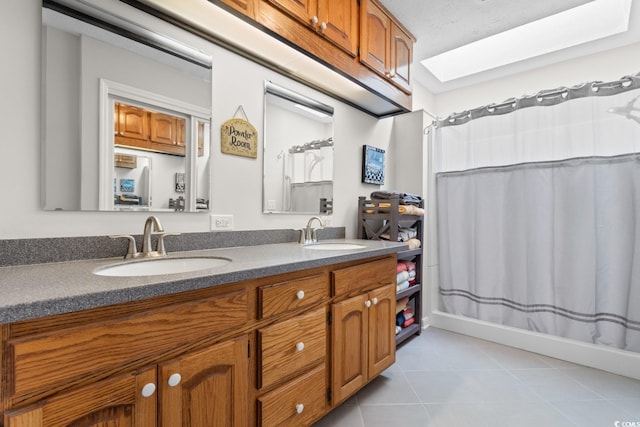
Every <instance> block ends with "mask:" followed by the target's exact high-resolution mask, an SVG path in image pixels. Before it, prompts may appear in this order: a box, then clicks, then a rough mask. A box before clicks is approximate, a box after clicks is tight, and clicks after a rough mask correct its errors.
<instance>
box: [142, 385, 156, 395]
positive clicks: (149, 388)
mask: <svg viewBox="0 0 640 427" xmlns="http://www.w3.org/2000/svg"><path fill="white" fill-rule="evenodd" d="M155 392H156V385H155V384H154V383H147V384H145V385H144V386H143V387H142V397H150V396H153V393H155Z"/></svg>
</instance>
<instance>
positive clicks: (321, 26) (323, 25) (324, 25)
mask: <svg viewBox="0 0 640 427" xmlns="http://www.w3.org/2000/svg"><path fill="white" fill-rule="evenodd" d="M326 29H327V24H326V23H325V22H323V23H321V24H320V30H322V31H324V30H326Z"/></svg>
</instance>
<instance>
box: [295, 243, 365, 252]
mask: <svg viewBox="0 0 640 427" xmlns="http://www.w3.org/2000/svg"><path fill="white" fill-rule="evenodd" d="M304 247H305V248H306V249H314V250H324V251H345V250H347V251H353V250H357V249H364V248H366V246H364V245H358V244H357V243H342V242H326V243H312V244H310V245H305V246H304Z"/></svg>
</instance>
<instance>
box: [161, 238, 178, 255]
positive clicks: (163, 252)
mask: <svg viewBox="0 0 640 427" xmlns="http://www.w3.org/2000/svg"><path fill="white" fill-rule="evenodd" d="M179 235H180V233H159V234H158V243H156V252H158V253H159V254H160V255H166V254H167V251H166V250H165V248H164V237H165V236H179Z"/></svg>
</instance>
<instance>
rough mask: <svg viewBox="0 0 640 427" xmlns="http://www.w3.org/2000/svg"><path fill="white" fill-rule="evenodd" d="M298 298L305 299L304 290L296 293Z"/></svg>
mask: <svg viewBox="0 0 640 427" xmlns="http://www.w3.org/2000/svg"><path fill="white" fill-rule="evenodd" d="M296 297H298V299H303V298H304V291H303V290H299V291H298V292H297V293H296Z"/></svg>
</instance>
